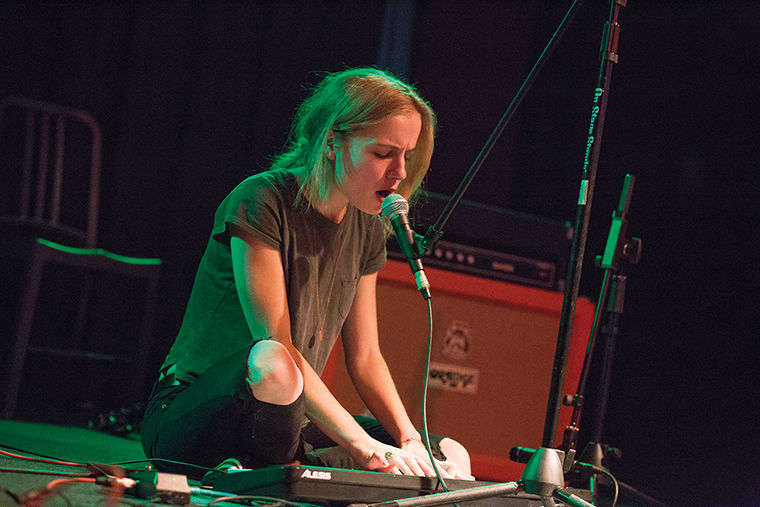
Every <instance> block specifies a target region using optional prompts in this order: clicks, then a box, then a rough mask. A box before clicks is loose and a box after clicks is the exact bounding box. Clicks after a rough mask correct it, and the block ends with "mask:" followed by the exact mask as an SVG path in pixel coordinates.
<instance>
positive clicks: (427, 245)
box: [415, 0, 582, 256]
mask: <svg viewBox="0 0 760 507" xmlns="http://www.w3.org/2000/svg"><path fill="white" fill-rule="evenodd" d="M581 3H582V0H574V1H573V3H572V4H571V5H570V7H569V8H568V10H567V12H566V13H565V17H564V18H562V21H561V22H560V24H559V26H557V29H556V30H555V31H554V34H553V35H552V36H551V38H550V39H549V42H548V43H547V44H546V47H545V48H544V50H543V51H542V52H541V54H540V55H539V57H538V60H537V61H536V63H535V64H534V65H533V68H532V69H530V72H529V73H528V77H526V78H525V81H523V83H522V85H521V86H520V89H519V90H517V94H516V95H515V97H514V98H513V99H512V102H510V103H509V106H508V107H507V110H506V111H504V114H503V115H502V116H501V118H500V119H499V122H498V123H497V124H496V127H495V128H494V130H493V132H491V135H490V136H489V137H488V139H487V140H486V142H485V144H484V145H483V148H481V150H480V153H478V156H477V157H475V161H474V162H473V163H472V165H471V166H470V168H469V169H468V170H467V173H466V174H465V176H464V178H463V179H462V181H461V182H460V183H459V186H458V187H457V189H456V190H455V191H454V195H452V196H451V199H449V201H448V202H447V203H446V206H445V207H444V208H443V211H441V214H440V216H439V217H438V219H437V220H436V222H435V224H433V225H431V226H430V227H429V228H428V230H427V232H426V233H425V236H424V237H423V236H419V235H418V234H415V236H416V239H418V240H419V241H415V245H416V246H417V250H418V253H419V255H420V256H422V255H425V254H426V253H427V252H429V251H430V250H431V249H432V248H433V246H434V245H435V244H436V243H437V242H438V240H439V239H440V238H441V236H443V226H444V225H445V224H446V222H447V221H448V220H449V217H450V216H451V213H452V211H454V208H455V207H456V206H457V205H458V204H459V201H461V200H462V196H463V195H464V193H465V191H466V190H467V188H468V187H469V186H470V183H472V180H473V179H475V176H476V175H477V173H478V171H479V170H480V167H481V166H482V165H483V162H484V161H485V159H486V157H487V156H488V154H489V153H491V150H492V149H493V147H494V145H495V144H496V141H498V139H499V137H501V134H502V133H503V132H504V129H505V128H506V126H507V124H508V123H509V121H510V120H511V119H512V116H513V115H514V113H515V111H517V107H518V106H519V105H520V103H521V102H522V100H523V99H524V98H525V95H527V93H528V90H530V87H531V86H532V85H533V82H534V81H535V79H536V77H537V76H538V73H539V72H540V71H541V69H542V68H543V66H544V64H545V63H546V60H547V59H548V58H549V56H550V55H551V53H552V51H553V50H554V47H555V46H556V45H557V43H558V42H559V40H560V39H561V38H562V36H563V35H564V34H565V31H567V27H568V25H569V24H570V22H571V21H572V19H573V18H574V17H575V13H576V12H577V10H578V9H577V8H578V7H579V5H580V4H581Z"/></svg>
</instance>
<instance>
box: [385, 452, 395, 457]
mask: <svg viewBox="0 0 760 507" xmlns="http://www.w3.org/2000/svg"><path fill="white" fill-rule="evenodd" d="M392 457H393V453H392V452H391V451H386V452H385V459H391V458H392Z"/></svg>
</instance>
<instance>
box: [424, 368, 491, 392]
mask: <svg viewBox="0 0 760 507" xmlns="http://www.w3.org/2000/svg"><path fill="white" fill-rule="evenodd" d="M479 375H480V370H477V369H475V368H465V367H463V366H457V365H454V364H442V363H430V377H429V378H428V381H429V382H430V387H431V388H434V389H443V390H445V391H457V392H460V393H467V394H477V392H478V376H479Z"/></svg>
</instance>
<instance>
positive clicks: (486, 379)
mask: <svg viewBox="0 0 760 507" xmlns="http://www.w3.org/2000/svg"><path fill="white" fill-rule="evenodd" d="M426 273H427V277H428V279H429V281H430V285H431V293H432V299H431V301H432V307H433V344H432V355H431V368H430V375H429V382H428V407H427V414H428V429H429V430H430V431H431V432H433V433H438V434H443V435H447V436H450V437H452V438H455V439H457V440H459V441H460V442H462V443H463V444H464V445H465V447H467V449H468V451H469V452H470V456H471V458H472V471H473V475H475V477H477V478H478V479H481V480H490V481H512V480H517V479H519V478H520V475H521V473H522V470H523V468H524V465H522V464H519V463H515V462H512V461H510V460H509V450H510V448H512V447H513V446H516V445H519V446H525V447H534V448H536V447H540V446H541V441H542V435H543V426H544V419H545V417H546V408H547V404H548V396H549V388H550V384H551V376H552V368H553V364H554V355H555V351H556V343H557V335H558V330H559V320H560V314H561V311H562V300H563V295H562V294H561V293H558V292H553V291H549V290H545V289H539V288H533V287H524V286H520V285H515V284H512V283H509V282H505V281H499V280H490V279H485V278H479V277H475V276H472V275H469V274H463V273H455V272H452V271H445V270H441V269H436V268H426ZM377 299H378V325H379V330H380V345H381V348H382V351H383V355H384V356H385V358H386V361H387V362H388V366H389V368H390V370H391V373H392V375H393V378H394V381H395V382H396V387H397V389H398V391H399V394H400V395H401V399H402V400H403V402H404V404H405V406H406V408H407V411H408V412H409V415H410V417H411V418H412V421H413V422H414V423H415V424H416V425H417V426H418V427H420V428H421V427H422V386H423V380H424V379H423V375H424V368H425V357H426V353H427V335H428V319H427V307H426V304H425V301H424V299H423V298H422V296H421V295H420V293H419V292H418V291H417V288H416V285H415V283H414V278H413V276H412V274H411V272H410V270H409V266H408V265H407V264H406V263H405V262H400V261H395V260H390V259H389V260H388V263H387V265H386V266H385V267H384V268H383V269H382V270H381V271H380V273H379V276H378V283H377ZM593 316H594V305H593V304H592V303H591V302H590V301H589V300H587V299H583V298H579V300H578V301H577V304H576V314H575V319H574V323H573V334H572V339H571V343H570V353H569V356H568V364H567V371H566V376H565V383H564V388H563V391H562V392H564V393H570V394H575V391H576V390H577V387H578V379H579V378H580V372H581V368H582V366H583V356H584V353H585V349H586V344H587V343H588V338H589V334H590V332H591V326H592V323H593ZM322 377H323V379H324V380H325V383H326V384H327V385H328V387H330V388H331V390H332V391H333V393H334V394H335V395H336V397H337V398H338V400H340V401H341V402H342V403H343V404H344V406H346V408H348V409H349V411H350V412H352V413H356V414H359V413H364V412H365V411H366V408H365V407H364V405H363V403H362V402H361V400H360V399H359V396H358V395H357V394H356V391H355V390H354V388H353V384H352V383H351V381H350V378H349V376H348V373H347V372H346V368H345V365H344V361H343V348H342V346H341V344H340V342H338V344H337V345H336V347H335V350H334V351H333V354H332V356H331V357H330V360H329V361H328V363H327V366H326V368H325V371H324V373H323V375H322ZM571 413H572V409H571V408H570V407H564V406H563V407H562V408H561V410H560V419H559V423H558V434H557V437H556V442H557V443H560V442H561V441H562V432H563V431H564V428H565V427H566V426H567V425H568V424H569V422H570V417H571Z"/></svg>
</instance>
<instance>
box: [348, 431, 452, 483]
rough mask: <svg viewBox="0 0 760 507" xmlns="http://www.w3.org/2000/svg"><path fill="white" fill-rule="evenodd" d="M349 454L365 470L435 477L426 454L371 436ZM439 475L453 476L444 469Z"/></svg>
mask: <svg viewBox="0 0 760 507" xmlns="http://www.w3.org/2000/svg"><path fill="white" fill-rule="evenodd" d="M351 454H352V457H353V458H354V460H355V461H356V462H357V463H358V464H359V465H360V466H361V467H363V468H366V469H367V470H374V471H376V472H385V473H391V474H401V475H418V476H427V477H435V470H433V467H432V466H431V465H430V460H429V459H428V458H427V456H420V455H418V454H417V453H414V452H411V451H408V450H405V449H400V448H398V447H393V446H392V445H387V444H384V443H382V442H379V441H377V440H375V439H373V438H369V439H368V441H367V442H365V443H364V444H362V445H360V446H357V448H356V449H355V451H354V452H352V453H351ZM444 474H445V475H444ZM441 475H442V476H443V477H445V478H453V476H451V475H449V473H448V472H446V471H445V469H441Z"/></svg>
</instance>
